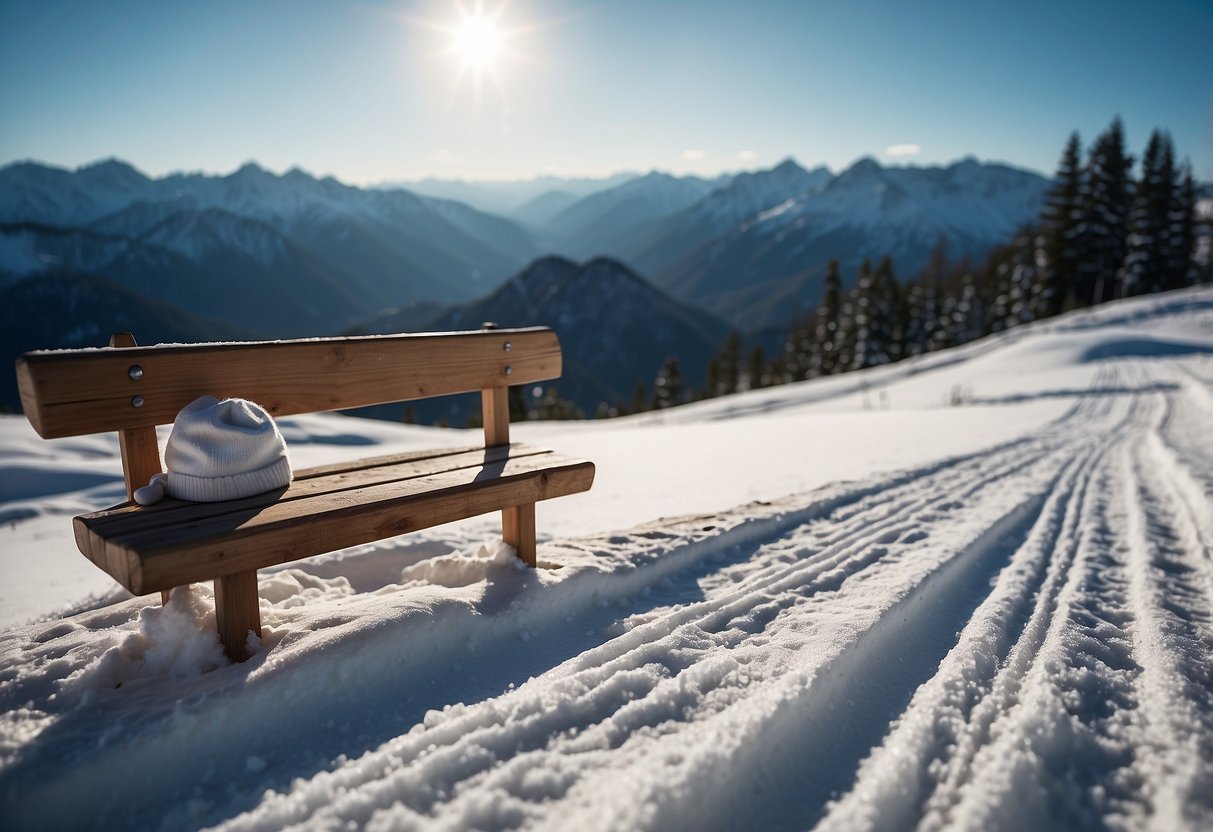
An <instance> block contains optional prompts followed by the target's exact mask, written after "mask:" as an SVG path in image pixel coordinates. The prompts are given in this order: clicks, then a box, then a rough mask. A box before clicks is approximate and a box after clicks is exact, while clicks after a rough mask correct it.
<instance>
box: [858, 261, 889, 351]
mask: <svg viewBox="0 0 1213 832" xmlns="http://www.w3.org/2000/svg"><path fill="white" fill-rule="evenodd" d="M895 292H896V287H895V285H894V283H893V261H892V260H890V259H889V257H888V256H887V255H886V256H885V257H884V258H882V259H881V261H880V264H879V265H878V266H877V267H876V270H875V271H872V269H871V266H870V265H869V264H868V262H867V261H866V260H865V261H864V264H863V267H862V268H861V269H860V272H859V280H858V281H857V282H856V284H855V288H854V290H853V291H852V294H854V295H855V302H854V307H855V342H854V346H853V348H852V352H851V361H850V368H851V369H853V370H859V369H863V368H864V367H875V366H877V365H880V364H888V363H889V362H890V361H892V360H893V353H894V349H893V323H894V317H895V314H896V312H895V310H896V305H897V299H896V294H895Z"/></svg>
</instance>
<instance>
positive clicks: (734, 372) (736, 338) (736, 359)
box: [704, 329, 741, 399]
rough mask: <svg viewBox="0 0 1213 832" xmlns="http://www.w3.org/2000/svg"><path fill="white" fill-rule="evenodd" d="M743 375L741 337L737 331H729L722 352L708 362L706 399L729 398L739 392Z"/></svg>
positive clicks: (705, 388) (705, 386)
mask: <svg viewBox="0 0 1213 832" xmlns="http://www.w3.org/2000/svg"><path fill="white" fill-rule="evenodd" d="M740 375H741V336H740V335H739V334H738V332H737V330H735V329H733V330H729V334H728V337H726V338H725V340H724V343H723V344H722V345H721V347H720V351H719V352H717V353H716V355H715V356H713V357H712V360H711V361H709V362H708V380H707V383H706V384H705V385H704V398H707V399H710V398H713V397H715V396H727V395H728V394H729V393H736V392H737V381H738V378H739V377H740Z"/></svg>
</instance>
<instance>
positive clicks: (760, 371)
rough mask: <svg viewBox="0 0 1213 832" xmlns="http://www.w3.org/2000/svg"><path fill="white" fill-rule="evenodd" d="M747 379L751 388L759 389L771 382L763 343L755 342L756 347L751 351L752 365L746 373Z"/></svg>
mask: <svg viewBox="0 0 1213 832" xmlns="http://www.w3.org/2000/svg"><path fill="white" fill-rule="evenodd" d="M746 380H747V384H748V387H747V389H749V390H757V389H758V388H759V387H767V386H768V385H770V384H771V379H770V377H769V375H768V372H767V356H766V353H765V352H764V351H763V349H762V345H761V344H755V345H754V349H752V350H751V351H750V366H749V371H748V372H747V373H746Z"/></svg>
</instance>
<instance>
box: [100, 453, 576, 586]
mask: <svg viewBox="0 0 1213 832" xmlns="http://www.w3.org/2000/svg"><path fill="white" fill-rule="evenodd" d="M593 480H594V465H593V463H590V462H586V461H584V460H573V459H567V458H564V457H559V456H557V455H555V454H540V455H536V456H527V457H520V458H510V459H507V460H505V461H504V462H502V463H496V464H493V465H489V466H482V467H476V468H462V469H459V470H455V471H448V472H444V473H441V474H435V475H427V476H423V477H418V478H413V479H406V480H401V481H396V482H389V483H383V484H377V485H372V486H369V487H366V488H358V489H351V490H344V491H338V492H335V493H328V494H319V495H316V496H312V497H305V498H302V499H298V500H292V501H287V502H278V503H274V504H272V505H269V506H263V507H255V508H251V509H248V510H245V511H239V512H233V513H229V514H225V515H221V516H218V517H210V518H206V519H204V520H200V521H197V522H192V523H183V524H177V525H174V526H171V527H166V528H157V529H152V530H147V531H138V532H135V531H129V532H127V533H125V534H123V535H121V536H120V537H114V538H106V537H104V536H102V535H101V534H98V533H97V532H96V531H95V530H94V529H91V528H90V534H91V535H92V540H91V544H90V545H91V547H92V548H93V550H94V551H98V550H100V549H104V551H105V552H106V554H107V557H108V562H109V563H110V565H111V566H112V567H113V568H114V569H115V571H117V572H122V571H123V570H124V569H125V574H114V573H113V572H112V573H111V574H114V577H115V578H116V579H117V580H119V582H120V583H122V584H123V585H124V586H126V587H127V588H128V589H130V590H131V591H132V592H134V593H135V594H143V593H146V592H153V591H155V590H158V589H164V588H167V587H172V586H178V585H181V584H185V583H190V582H193V581H199V580H206V579H210V578H214V577H215V576H217V575H226V574H231V573H234V572H240V571H245V570H248V569H257V568H260V567H263V566H270V565H273V564H277V563H284V562H287V561H292V560H297V559H299V558H303V557H308V556H311V555H316V554H321V553H324V552H331V551H334V550H336V549H342V548H345V547H347V546H354V545H358V544H361V543H369V542H372V541H376V540H381V539H383V538H386V537H393V536H395V535H400V534H405V533H408V532H413V531H418V530H420V529H425V528H429V527H431V526H436V525H440V524H442V523H449V522H452V521H454V520H460V519H463V518H466V517H474V516H477V515H480V514H485V513H488V512H492V511H496V510H499V509H502V508H503V507H510V506H516V505H524V504H528V503H530V504H533V503H535V502H537V501H539V500H546V499H550V498H553V497H560V496H564V495H566V494H575V493H578V492H581V491H586V490H588V489H589V488H590V486H591V485H592V483H593ZM85 520H86V525H87V518H85ZM107 571H108V570H107Z"/></svg>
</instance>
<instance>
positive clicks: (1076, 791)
mask: <svg viewBox="0 0 1213 832" xmlns="http://www.w3.org/2000/svg"><path fill="white" fill-rule="evenodd" d="M1115 366H1119V367H1120V368H1121V369H1120V370H1116V369H1114V368H1113V365H1109V367H1106V368H1104V369H1103V370H1102V371H1101V372H1100V373H1099V375H1098V377H1097V378H1096V380H1095V383H1094V384H1093V387H1092V390H1091V392H1090V394H1088V395H1086V396H1084V397H1082V398H1081V399H1080V400H1079V401H1077V402H1076V404H1075V405H1074V407H1072V408H1071V409H1070V411H1069V412H1068V413H1067V414H1066V415H1065V416H1064V417H1062V418H1061V419H1059V420H1057V421H1056V422H1055V423H1053V424H1052V425H1050V426H1049V427H1048V428H1047V429H1046V430H1044V431H1042V432H1041V433H1040V434H1039V435H1037V436H1032V437H1025V438H1023V439H1021V440H1017V441H1014V442H1010V443H1007V444H1005V445H1003V446H1001V447H998V448H995V449H993V450H992V451H990V452H988V453H985V454H982V455H978V456H973V457H968V458H961V459H958V460H952V461H950V462H947V463H943V464H940V465H936V466H930V467H927V468H924V469H921V470H919V471H915V472H906V473H905V474H903V475H899V476H895V477H893V478H891V479H890V480H888V481H887V482H886V483H885V485H884V487H880V488H868V487H864V486H863V485H860V486H857V487H855V488H854V489H853V490H851V491H850V492H843V493H840V494H837V495H835V496H834V497H832V498H831V500H830V501H829V502H828V504H827V505H826V506H825V507H824V508H821V510H820V511H817V512H807V513H805V514H804V515H798V514H797V513H796V512H795V511H790V512H787V514H786V519H785V521H784V522H782V523H781V522H774V523H772V524H771V525H770V526H769V527H768V528H767V533H766V534H765V536H763V537H760V538H759V539H757V540H754V541H749V542H748V543H747V544H746V545H745V546H743V547H741V549H740V550H739V551H738V552H736V553H735V554H734V556H731V557H721V553H720V552H719V551H716V550H713V549H712V547H710V546H708V547H705V546H702V545H698V546H696V545H691V544H687V545H686V546H685V547H684V548H685V551H684V552H681V553H680V552H679V551H678V548H679V546H678V544H677V538H676V536H673V537H672V538H671V540H672V543H673V550H672V551H670V552H668V553H667V556H666V558H664V559H661V560H655V561H652V562H650V563H647V564H643V565H641V567H640V571H641V572H644V571H645V570H653V572H654V575H656V574H657V573H658V572H660V575H659V578H660V581H658V579H657V578H656V577H655V578H654V580H653V581H652V582H651V583H650V585H651V586H652V587H654V593H653V594H655V595H658V596H660V595H661V593H662V592H664V593H665V594H666V595H668V597H669V598H670V603H669V604H668V605H664V606H663V605H661V604H660V603H652V599H651V598H650V599H649V603H647V604H646V605H644V608H643V609H642V610H641V611H639V612H637V613H636V614H635V615H633V616H628V615H626V614H621V615H620V617H619V620H618V622H617V624H616V625H615V627H614V630H613V631H614V632H617V633H618V634H617V635H616V636H615V637H614V638H610V639H608V640H606V641H605V642H603V643H601V644H600V645H599V646H597V647H593V648H591V649H588V650H585V651H584V652H582V653H581V654H580V655H577V656H575V657H574V658H571V659H569V660H568V661H566V662H565V663H563V664H562V665H559V666H557V667H555V668H552V669H551V670H549V671H547V672H546V673H543V674H541V675H539V676H537V677H536V678H534V679H532V680H531V681H529V682H527V683H526V684H524V685H522V686H520V687H519V688H518V689H517V690H512V691H509V692H507V693H506V694H503V695H501V696H498V697H494V698H490V699H487V700H484V701H481V702H478V703H475V704H471V705H467V706H458V707H456V708H453V709H450V710H446V711H444V712H442V713H432V714H430V716H429V717H428V718H427V719H426V720H425V722H424V724H423V725H420V726H418V727H417V728H415V729H414V730H413V731H412V732H410V733H409V734H407V735H405V736H402V737H399V738H397V739H394V740H390V741H388V742H386V743H384V744H383V745H382V746H381V747H379V748H377V749H375V750H373V751H371V752H369V753H367V754H366V755H365V756H364V757H363V758H362V759H361V760H359V761H357V762H356V763H352V764H349V765H345V766H341V767H339V768H337V769H336V770H335V771H332V772H323V773H320V774H317V775H315V776H314V777H312V778H310V779H309V780H307V781H306V782H299V783H296V784H294V786H293V788H292V789H291V790H290V793H289V794H281V795H273V794H271V795H267V796H266V797H265V798H264V799H263V800H261V801H260V803H259V805H257V806H255V807H253V808H252V809H251V810H250V811H249V812H248V813H247V814H245V815H242V816H240V817H237V818H234V819H231V820H230V821H229V822H227V823H226V824H224V825H225V827H226V828H231V829H261V828H279V827H290V826H292V825H295V824H303V825H307V826H331V827H336V826H339V825H341V824H343V823H350V822H352V823H354V824H357V825H367V826H375V825H380V824H381V825H383V826H385V827H390V826H393V825H395V826H406V827H407V826H408V825H410V824H413V823H418V824H426V825H430V826H433V827H436V828H459V827H466V826H469V825H470V826H477V827H481V828H513V827H519V826H522V827H536V828H553V829H555V828H586V829H598V828H615V829H620V828H628V829H632V828H738V827H742V826H745V827H754V828H756V827H759V826H761V827H763V828H787V829H797V828H806V827H810V826H814V825H819V826H820V827H822V828H837V829H854V828H871V829H888V828H915V827H918V828H923V829H937V828H951V827H957V826H959V827H967V828H1005V829H1016V828H1028V827H1029V826H1030V825H1033V824H1034V825H1037V826H1043V827H1046V828H1048V827H1054V826H1061V827H1068V828H1073V827H1079V828H1085V827H1089V828H1096V827H1107V826H1112V827H1115V826H1120V825H1123V826H1125V827H1132V828H1156V829H1184V828H1192V829H1197V828H1202V827H1203V828H1208V827H1209V825H1210V824H1211V823H1213V670H1211V666H1213V566H1211V560H1210V557H1211V553H1210V549H1209V546H1210V541H1211V539H1213V527H1211V522H1213V521H1211V518H1210V516H1209V502H1208V497H1209V484H1210V483H1213V459H1210V455H1209V446H1208V443H1207V439H1204V438H1203V437H1207V436H1208V435H1209V428H1210V427H1211V426H1210V424H1209V416H1208V413H1209V410H1208V409H1207V407H1206V406H1205V404H1206V403H1205V402H1204V401H1203V400H1201V399H1202V397H1203V396H1206V395H1208V389H1207V387H1205V386H1204V385H1203V382H1201V381H1200V380H1199V379H1195V378H1190V377H1188V378H1180V379H1179V380H1178V381H1177V383H1176V384H1174V385H1169V386H1168V385H1155V386H1153V387H1150V386H1147V385H1145V384H1144V378H1138V377H1137V375H1136V373H1135V372H1134V370H1133V368H1132V366H1131V365H1125V364H1120V365H1115ZM1118 373H1120V374H1123V377H1121V376H1118ZM1135 384H1136V385H1137V386H1138V387H1140V389H1141V390H1142V391H1143V392H1140V393H1129V394H1126V393H1123V392H1117V393H1113V392H1108V393H1102V392H1101V390H1108V391H1113V390H1118V391H1123V390H1124V389H1126V388H1133V386H1134V385H1135ZM691 587H693V588H694V589H695V590H697V592H698V594H699V596H698V597H697V598H696V597H695V593H694V592H690V591H689V588H691ZM599 618H600V611H597V610H590V609H584V610H572V611H570V614H569V615H568V617H567V623H568V624H569V626H570V628H573V629H575V628H577V627H578V626H580V625H581V624H583V623H586V622H589V621H591V620H595V621H596V620H599ZM334 794H336V795H338V796H337V797H336V798H335V799H334V798H333V797H332V796H333V795H334Z"/></svg>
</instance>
